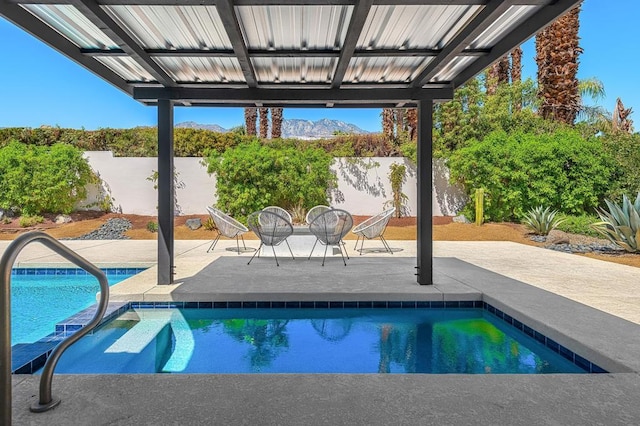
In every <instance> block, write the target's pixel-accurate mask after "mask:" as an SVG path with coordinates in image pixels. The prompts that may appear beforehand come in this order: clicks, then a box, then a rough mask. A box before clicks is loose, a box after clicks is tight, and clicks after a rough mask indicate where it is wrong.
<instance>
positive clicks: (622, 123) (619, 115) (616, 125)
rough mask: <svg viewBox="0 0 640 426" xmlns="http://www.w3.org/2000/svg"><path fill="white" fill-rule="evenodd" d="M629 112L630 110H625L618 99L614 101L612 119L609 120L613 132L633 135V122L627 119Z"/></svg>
mask: <svg viewBox="0 0 640 426" xmlns="http://www.w3.org/2000/svg"><path fill="white" fill-rule="evenodd" d="M631 110H632V109H631V108H626V109H625V107H624V105H623V104H622V101H621V100H620V98H618V99H617V100H616V108H615V110H614V111H613V119H612V120H611V124H612V127H613V131H614V132H615V131H619V132H625V133H633V121H632V120H631V119H630V118H629V115H631V112H632V111H631Z"/></svg>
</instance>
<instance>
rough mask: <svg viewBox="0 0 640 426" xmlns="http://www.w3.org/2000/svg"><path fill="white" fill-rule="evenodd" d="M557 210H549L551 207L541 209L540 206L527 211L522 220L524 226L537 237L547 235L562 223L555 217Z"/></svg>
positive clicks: (562, 220)
mask: <svg viewBox="0 0 640 426" xmlns="http://www.w3.org/2000/svg"><path fill="white" fill-rule="evenodd" d="M557 214H558V211H557V210H551V207H547V208H546V209H543V208H542V206H538V207H536V208H533V209H531V210H529V212H528V213H527V216H526V217H525V218H524V224H525V225H527V227H528V228H529V229H531V230H532V231H533V233H534V234H537V235H548V234H549V232H551V231H553V230H554V229H556V228H557V227H558V225H560V224H561V223H562V222H564V219H561V218H560V217H558V216H557Z"/></svg>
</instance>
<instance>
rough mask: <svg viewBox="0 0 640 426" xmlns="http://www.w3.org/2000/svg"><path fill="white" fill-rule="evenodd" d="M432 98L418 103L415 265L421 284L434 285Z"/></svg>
mask: <svg viewBox="0 0 640 426" xmlns="http://www.w3.org/2000/svg"><path fill="white" fill-rule="evenodd" d="M432 133H433V101H432V100H431V99H426V100H421V101H420V102H418V142H417V144H418V146H417V148H418V152H417V157H418V167H417V169H418V170H417V173H418V200H417V210H418V212H417V222H418V223H417V225H418V226H417V228H418V229H417V241H416V243H417V266H416V275H417V281H418V284H420V285H431V284H433V228H432V226H433V198H432V197H433V196H432V191H433V134H432Z"/></svg>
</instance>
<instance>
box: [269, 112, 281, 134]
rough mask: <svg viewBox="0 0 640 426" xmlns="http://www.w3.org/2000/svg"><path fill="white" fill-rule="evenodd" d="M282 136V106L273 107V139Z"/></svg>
mask: <svg viewBox="0 0 640 426" xmlns="http://www.w3.org/2000/svg"><path fill="white" fill-rule="evenodd" d="M281 137H282V108H271V139H278V138H281Z"/></svg>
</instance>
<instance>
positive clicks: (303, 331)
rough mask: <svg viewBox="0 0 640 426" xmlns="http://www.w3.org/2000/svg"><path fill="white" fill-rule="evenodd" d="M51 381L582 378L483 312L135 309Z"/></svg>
mask: <svg viewBox="0 0 640 426" xmlns="http://www.w3.org/2000/svg"><path fill="white" fill-rule="evenodd" d="M56 372H57V373H69V374H74V373H159V372H160V373H434V374H440V373H460V374H486V373H518V374H535V373H584V372H585V371H584V370H582V369H580V368H579V367H577V366H576V365H575V364H573V363H571V362H569V361H567V360H566V359H564V358H562V357H561V356H559V355H558V354H557V353H555V352H553V351H551V350H550V349H548V348H547V347H545V346H544V345H542V344H540V343H539V342H537V341H536V340H534V339H532V338H531V337H529V336H527V335H525V334H524V333H522V332H521V331H519V330H517V329H515V328H514V327H512V326H509V325H507V324H505V323H503V322H502V321H500V320H497V319H496V318H493V317H492V316H491V315H489V314H487V313H486V312H484V311H483V310H481V309H446V310H443V309H368V310H364V309H250V310H248V309H155V310H154V309H136V310H130V311H128V312H126V313H125V314H124V315H122V316H120V317H119V318H117V319H115V320H114V321H111V322H110V323H108V324H106V325H105V326H103V327H102V328H101V329H100V330H99V331H98V332H96V333H95V334H93V335H88V336H85V337H84V338H83V339H81V340H80V341H79V342H77V343H76V344H74V345H73V346H72V347H71V348H69V350H68V351H67V352H66V353H65V354H64V355H63V356H62V358H61V360H60V363H59V364H58V367H57V368H56Z"/></svg>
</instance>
